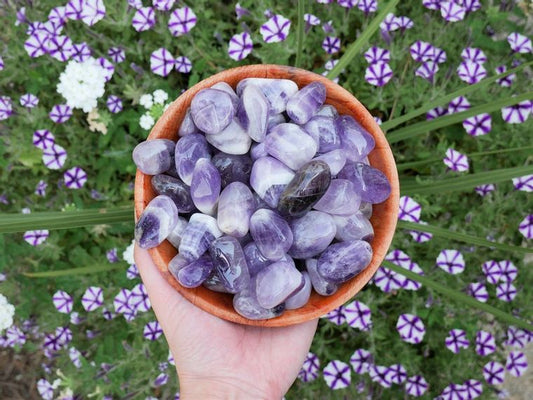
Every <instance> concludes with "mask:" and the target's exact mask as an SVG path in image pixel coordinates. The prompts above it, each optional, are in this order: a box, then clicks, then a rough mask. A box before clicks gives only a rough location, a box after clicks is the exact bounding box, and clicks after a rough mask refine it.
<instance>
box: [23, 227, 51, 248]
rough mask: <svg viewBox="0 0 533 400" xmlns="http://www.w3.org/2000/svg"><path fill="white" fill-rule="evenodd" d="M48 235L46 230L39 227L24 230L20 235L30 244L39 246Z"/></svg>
mask: <svg viewBox="0 0 533 400" xmlns="http://www.w3.org/2000/svg"><path fill="white" fill-rule="evenodd" d="M48 235H49V233H48V230H46V229H39V230H34V231H26V232H24V235H23V236H22V237H23V238H24V240H25V241H26V242H27V243H29V244H31V245H32V246H39V245H40V244H42V243H43V242H44V241H45V240H46V239H47V238H48Z"/></svg>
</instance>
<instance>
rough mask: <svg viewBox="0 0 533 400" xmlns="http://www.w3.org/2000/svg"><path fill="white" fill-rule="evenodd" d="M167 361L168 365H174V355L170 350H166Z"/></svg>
mask: <svg viewBox="0 0 533 400" xmlns="http://www.w3.org/2000/svg"><path fill="white" fill-rule="evenodd" d="M167 361H168V363H169V364H170V365H176V363H175V362H174V356H173V355H172V353H171V352H170V350H169V351H168V357H167Z"/></svg>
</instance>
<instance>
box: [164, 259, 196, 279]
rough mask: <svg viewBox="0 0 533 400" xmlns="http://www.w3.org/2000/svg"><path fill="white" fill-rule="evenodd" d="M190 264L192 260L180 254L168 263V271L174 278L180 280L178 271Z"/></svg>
mask: <svg viewBox="0 0 533 400" xmlns="http://www.w3.org/2000/svg"><path fill="white" fill-rule="evenodd" d="M190 263H191V260H189V259H187V258H186V257H185V256H184V255H183V254H180V253H178V254H176V255H175V256H174V257H173V258H172V260H170V262H169V263H168V271H169V272H170V273H171V274H172V275H173V276H174V278H176V279H178V278H177V276H178V271H179V270H180V269H182V268H183V267H185V266H187V265H189V264H190Z"/></svg>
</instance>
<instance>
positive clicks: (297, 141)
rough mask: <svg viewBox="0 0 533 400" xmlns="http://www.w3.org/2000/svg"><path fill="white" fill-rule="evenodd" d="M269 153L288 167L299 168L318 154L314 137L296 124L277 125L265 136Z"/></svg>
mask: <svg viewBox="0 0 533 400" xmlns="http://www.w3.org/2000/svg"><path fill="white" fill-rule="evenodd" d="M264 143H265V148H266V151H267V152H268V154H270V155H271V156H272V157H274V158H276V159H278V160H279V161H281V162H282V163H283V164H285V165H286V166H287V167H289V168H290V169H293V170H297V169H298V168H300V167H301V166H302V165H304V164H305V163H306V162H308V161H310V160H311V159H312V158H313V156H314V155H315V154H316V150H317V148H318V146H317V144H316V142H315V141H314V139H313V138H312V137H311V136H309V135H308V134H307V133H305V131H304V130H303V129H302V128H300V127H299V126H298V125H296V124H290V123H287V124H279V125H276V126H275V127H274V128H272V130H271V131H270V133H269V134H268V135H267V137H266V138H265V141H264Z"/></svg>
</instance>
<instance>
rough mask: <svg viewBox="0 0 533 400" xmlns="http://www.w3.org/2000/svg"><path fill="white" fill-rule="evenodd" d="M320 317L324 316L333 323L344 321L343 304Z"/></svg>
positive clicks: (338, 323)
mask: <svg viewBox="0 0 533 400" xmlns="http://www.w3.org/2000/svg"><path fill="white" fill-rule="evenodd" d="M322 318H326V319H327V320H328V321H329V322H331V323H333V324H335V325H342V324H344V323H345V322H346V317H345V315H344V306H339V307H337V308H335V309H333V310H331V311H330V312H328V313H327V314H326V315H323V316H322Z"/></svg>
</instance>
